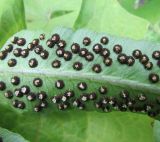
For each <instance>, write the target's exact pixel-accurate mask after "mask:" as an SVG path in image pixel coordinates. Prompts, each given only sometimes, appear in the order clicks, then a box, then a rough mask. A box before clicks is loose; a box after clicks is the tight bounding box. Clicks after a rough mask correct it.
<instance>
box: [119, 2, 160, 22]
mask: <svg viewBox="0 0 160 142" xmlns="http://www.w3.org/2000/svg"><path fill="white" fill-rule="evenodd" d="M138 1H140V0H138ZM138 1H137V0H119V3H120V4H121V5H122V6H123V7H124V8H125V9H126V10H127V11H129V12H130V13H132V14H134V15H137V16H139V17H142V18H144V19H146V20H148V21H150V22H151V23H156V22H157V21H158V20H159V19H160V14H159V13H160V8H159V5H160V1H159V0H144V3H142V4H141V3H140V2H139V4H138ZM153 15H154V16H153Z"/></svg>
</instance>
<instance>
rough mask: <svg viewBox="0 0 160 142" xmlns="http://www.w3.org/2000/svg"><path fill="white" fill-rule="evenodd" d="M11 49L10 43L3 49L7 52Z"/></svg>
mask: <svg viewBox="0 0 160 142" xmlns="http://www.w3.org/2000/svg"><path fill="white" fill-rule="evenodd" d="M12 50H13V45H12V44H8V45H7V46H6V47H5V51H6V52H7V53H10V52H12Z"/></svg>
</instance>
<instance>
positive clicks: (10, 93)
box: [4, 90, 13, 99]
mask: <svg viewBox="0 0 160 142" xmlns="http://www.w3.org/2000/svg"><path fill="white" fill-rule="evenodd" d="M4 96H5V97H6V98H8V99H12V98H13V93H12V91H10V90H7V91H6V92H5V93H4Z"/></svg>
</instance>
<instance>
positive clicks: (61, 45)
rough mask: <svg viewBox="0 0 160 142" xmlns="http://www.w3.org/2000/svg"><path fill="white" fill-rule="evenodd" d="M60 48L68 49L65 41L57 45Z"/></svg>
mask: <svg viewBox="0 0 160 142" xmlns="http://www.w3.org/2000/svg"><path fill="white" fill-rule="evenodd" d="M57 46H58V47H59V48H65V47H66V42H65V41H64V40H60V41H59V42H58V44H57Z"/></svg>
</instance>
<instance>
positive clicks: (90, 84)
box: [0, 28, 160, 118]
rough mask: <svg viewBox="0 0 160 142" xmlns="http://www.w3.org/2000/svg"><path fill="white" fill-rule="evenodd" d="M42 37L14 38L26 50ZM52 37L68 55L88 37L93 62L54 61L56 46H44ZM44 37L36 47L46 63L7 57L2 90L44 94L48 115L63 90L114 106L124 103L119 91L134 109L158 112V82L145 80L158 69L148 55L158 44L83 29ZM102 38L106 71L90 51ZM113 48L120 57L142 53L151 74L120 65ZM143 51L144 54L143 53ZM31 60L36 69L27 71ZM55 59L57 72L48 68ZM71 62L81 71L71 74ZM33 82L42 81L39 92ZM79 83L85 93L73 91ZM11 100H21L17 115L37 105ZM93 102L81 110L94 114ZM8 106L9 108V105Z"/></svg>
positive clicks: (1, 75)
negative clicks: (96, 68)
mask: <svg viewBox="0 0 160 142" xmlns="http://www.w3.org/2000/svg"><path fill="white" fill-rule="evenodd" d="M42 33H43V32H32V31H22V32H19V33H17V34H16V35H14V36H18V37H23V38H25V39H26V41H27V43H26V46H25V47H22V48H24V49H25V48H26V47H27V45H28V44H29V43H30V42H32V41H33V39H35V38H38V37H39V35H40V34H42ZM54 33H58V34H59V35H60V37H61V39H63V40H65V41H66V43H67V46H66V47H65V50H67V51H70V46H71V44H73V43H78V44H79V45H80V47H81V48H82V47H84V45H83V44H82V41H83V38H84V37H90V38H91V41H92V42H91V44H90V45H89V46H86V48H87V49H88V50H89V51H90V52H92V53H93V54H94V61H92V62H88V61H86V60H85V59H84V58H82V57H80V56H78V55H76V54H73V55H72V59H71V60H70V61H65V60H64V59H63V58H59V57H57V55H56V53H55V51H56V49H57V46H56V45H55V46H54V48H49V47H47V46H46V41H47V39H49V38H50V37H51V36H52V35H53V34H54ZM45 36H46V39H45V40H43V41H40V45H42V46H43V48H44V49H46V50H47V51H48V52H49V57H48V59H46V60H44V59H42V58H41V57H40V56H39V55H36V54H35V52H34V51H30V52H29V56H28V57H27V58H21V57H17V58H15V56H14V55H13V53H9V54H8V55H7V57H6V59H4V60H2V61H1V63H0V65H1V66H0V72H1V73H0V78H1V81H4V82H5V83H6V88H7V89H6V90H10V91H14V89H15V88H20V87H21V86H22V85H28V86H29V87H30V90H31V91H32V92H34V93H37V92H39V91H45V92H46V93H47V94H48V98H47V101H48V102H49V107H48V108H47V109H50V110H51V111H57V105H54V104H52V103H51V100H50V98H51V97H53V96H56V95H59V94H64V92H65V91H67V90H73V91H74V92H75V96H76V98H79V96H81V95H82V94H84V93H87V94H88V93H91V92H95V93H96V94H97V96H98V99H101V98H105V97H116V98H117V101H118V103H120V104H123V103H124V100H123V99H121V98H120V97H119V93H120V92H121V91H123V90H127V91H128V92H129V93H130V98H134V99H135V100H136V106H137V107H143V106H144V105H145V104H148V103H152V104H153V105H154V108H153V110H152V111H157V110H159V105H158V104H157V103H156V99H157V97H158V95H159V93H160V88H159V86H160V84H159V82H158V83H156V84H152V83H150V81H149V80H148V75H149V73H151V72H154V73H157V74H158V73H159V68H158V67H157V66H156V60H154V59H152V52H153V51H155V50H158V49H159V44H153V43H150V42H146V41H133V40H130V39H121V38H118V37H114V36H111V35H108V34H105V33H102V34H99V33H93V32H90V31H88V30H84V29H81V30H78V31H76V32H73V31H72V30H71V29H64V28H57V29H55V30H54V31H53V32H51V33H50V34H46V35H45ZM103 36H107V37H108V38H109V43H108V44H107V45H104V46H103V48H107V49H109V50H110V52H111V55H110V57H111V58H112V60H113V64H112V65H111V66H108V67H106V66H105V65H104V63H103V58H102V57H101V56H99V55H97V54H95V53H94V52H93V51H92V47H93V45H94V44H95V43H99V40H100V39H101V37H103ZM10 40H11V39H9V40H8V41H7V42H6V44H5V45H4V47H3V48H2V51H3V50H4V49H5V47H6V46H7V45H8V44H9V43H10ZM115 44H120V45H122V47H123V53H125V54H127V55H132V52H133V50H134V49H139V50H141V51H142V53H143V54H146V55H147V56H148V57H149V59H150V61H151V62H152V63H153V64H154V67H153V69H152V70H151V71H148V70H145V69H144V67H143V65H142V64H140V63H139V61H137V60H135V64H134V65H133V66H130V67H129V66H127V65H121V64H120V63H119V62H118V61H117V55H116V54H115V53H114V52H113V49H112V48H113V46H114V45H115ZM16 47H18V45H14V48H16ZM144 47H145V48H144ZM146 48H147V50H145V49H146ZM11 58H15V59H16V60H17V65H16V66H15V67H9V66H8V64H7V62H8V60H9V59H11ZM31 58H36V59H37V60H38V66H37V67H36V68H30V67H29V65H28V61H29V60H30V59H31ZM55 59H58V60H60V61H61V67H60V68H58V69H56V68H53V67H52V66H51V63H52V61H53V60H55ZM75 61H80V62H81V63H82V64H83V69H82V70H81V71H75V70H74V69H73V67H72V65H73V63H74V62H75ZM94 64H100V65H101V68H102V72H100V73H99V74H98V73H95V72H93V71H92V66H93V65H94ZM13 76H19V77H20V80H21V82H20V84H19V86H13V85H12V84H11V82H10V80H11V77H13ZM34 78H41V79H42V81H43V86H42V87H39V88H37V87H35V86H33V80H34ZM57 80H63V81H64V84H65V87H64V88H63V89H57V88H56V87H55V82H56V81H57ZM80 82H85V83H86V84H87V90H85V91H81V90H79V89H78V88H77V84H78V83H80ZM101 86H105V87H106V88H107V89H108V93H107V94H106V95H102V94H100V93H99V92H98V89H99V87H101ZM6 90H5V91H6ZM5 91H2V92H1V94H3V93H4V92H5ZM140 94H145V95H146V97H147V100H146V101H145V102H139V101H138V100H137V96H138V95H140ZM0 98H1V100H2V103H1V104H3V105H9V104H8V103H11V101H10V100H8V99H6V98H5V97H4V95H1V96H0ZM15 99H18V100H22V101H24V102H25V104H26V109H24V110H23V111H22V110H19V109H15V111H17V113H22V112H26V111H33V107H34V105H35V104H37V103H38V101H37V100H36V101H34V102H29V101H27V99H26V97H25V96H24V97H22V98H16V97H15V96H14V97H13V100H15ZM98 99H97V100H98ZM97 100H96V101H97ZM72 101H73V100H72V99H71V100H70V101H69V102H70V103H71V102H72ZM96 101H87V102H84V104H85V105H86V108H85V109H86V110H95V105H94V104H95V102H96ZM9 106H10V107H12V105H9ZM71 108H73V107H71ZM75 109H77V108H75ZM43 111H45V110H43ZM157 118H158V117H157Z"/></svg>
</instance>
